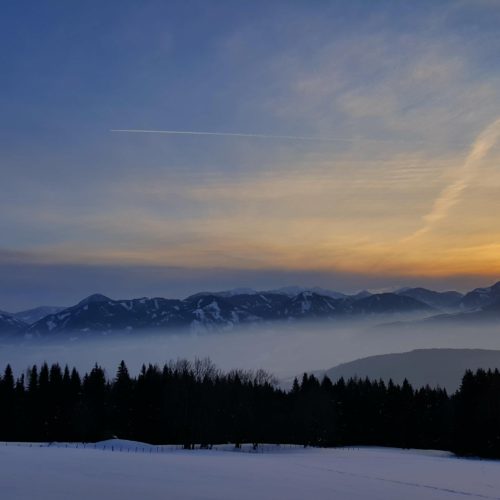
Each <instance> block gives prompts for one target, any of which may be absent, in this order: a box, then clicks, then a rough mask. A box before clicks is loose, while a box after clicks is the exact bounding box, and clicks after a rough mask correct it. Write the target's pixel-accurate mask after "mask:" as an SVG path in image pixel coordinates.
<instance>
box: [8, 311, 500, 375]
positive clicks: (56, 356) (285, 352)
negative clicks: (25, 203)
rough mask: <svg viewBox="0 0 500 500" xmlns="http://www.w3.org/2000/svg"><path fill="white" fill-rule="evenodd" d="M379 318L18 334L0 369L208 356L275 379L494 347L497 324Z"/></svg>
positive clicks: (498, 343)
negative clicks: (423, 352) (380, 357)
mask: <svg viewBox="0 0 500 500" xmlns="http://www.w3.org/2000/svg"><path fill="white" fill-rule="evenodd" d="M380 324H381V320H380V318H377V321H376V322H375V321H363V322H360V321H357V322H341V323H339V322H331V321H330V322H296V323H270V324H265V325H258V326H257V325H252V326H248V327H239V328H234V329H232V330H230V331H223V332H199V333H190V332H188V331H178V332H174V333H172V331H168V332H164V333H160V332H154V333H153V332H144V331H136V332H132V333H128V334H126V335H116V334H113V335H109V336H104V335H103V336H98V337H93V338H87V339H86V338H74V337H73V336H72V335H70V334H68V335H60V336H58V337H54V338H51V339H43V340H37V339H23V340H22V341H19V342H14V341H12V340H11V341H9V342H6V341H3V342H2V343H1V344H0V369H1V370H3V368H4V367H5V365H6V364H7V363H10V364H11V366H12V367H13V369H14V371H15V372H16V373H17V374H20V373H22V372H23V371H25V370H26V369H27V368H28V366H30V365H32V364H40V363H43V362H44V361H46V362H48V363H53V362H58V363H60V364H62V365H64V364H68V365H69V366H70V367H71V366H75V367H77V368H78V369H79V370H82V371H87V370H89V369H90V368H91V367H92V366H93V365H94V364H95V363H98V364H100V365H101V366H103V367H104V368H105V369H106V371H107V375H108V376H109V377H112V376H114V373H115V371H116V367H117V366H118V363H119V362H120V361H121V360H122V359H123V360H125V362H126V363H127V366H128V367H129V370H130V371H131V373H134V374H135V373H137V372H138V371H139V370H140V367H141V365H142V364H143V363H145V364H148V363H158V364H163V363H165V362H167V361H169V360H175V359H177V358H186V359H188V360H194V359H195V358H205V357H209V358H210V359H211V360H212V361H213V362H214V363H215V364H216V365H217V366H218V367H219V368H221V369H223V370H231V369H244V370H256V369H264V370H266V371H269V372H271V373H273V374H274V375H275V376H276V377H278V378H279V379H281V380H284V379H285V380H286V379H289V378H290V377H293V376H295V375H299V374H301V373H303V372H304V371H316V370H321V369H327V368H330V367H332V366H335V365H337V364H339V363H344V362H347V361H351V360H354V359H357V358H362V357H366V356H371V355H376V354H386V353H399V352H405V351H408V350H412V349H424V348H483V349H500V335H499V333H500V332H499V330H500V329H499V328H498V327H495V326H492V325H491V326H485V325H477V324H476V325H466V326H463V325H461V326H457V325H453V326H446V327H444V326H436V325H432V326H430V325H425V326H424V325H421V324H419V325H415V326H408V325H405V326H401V327H400V326H398V325H390V326H380Z"/></svg>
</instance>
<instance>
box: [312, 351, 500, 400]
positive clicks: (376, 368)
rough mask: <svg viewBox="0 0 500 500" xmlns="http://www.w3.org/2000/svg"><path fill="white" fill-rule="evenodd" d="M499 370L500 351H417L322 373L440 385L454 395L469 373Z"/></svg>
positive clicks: (359, 362)
mask: <svg viewBox="0 0 500 500" xmlns="http://www.w3.org/2000/svg"><path fill="white" fill-rule="evenodd" d="M477 368H485V369H486V368H498V369H500V351H495V350H486V349H417V350H415V351H410V352H404V353H401V354H382V355H379V356H369V357H367V358H361V359H357V360H354V361H351V362H349V363H343V364H340V365H337V366H335V367H333V368H330V369H328V370H325V371H323V372H319V374H320V375H325V374H326V375H328V377H329V378H331V379H332V380H337V379H339V378H340V377H344V378H345V379H347V378H351V377H361V378H365V377H368V378H370V379H382V380H384V381H386V382H387V381H388V380H389V379H392V380H393V381H394V382H398V383H401V382H402V381H403V380H404V379H405V378H407V379H408V381H409V382H410V383H411V384H412V385H413V386H414V387H421V386H425V385H427V384H428V385H430V386H431V387H435V386H437V385H439V386H441V387H444V388H446V389H447V390H448V391H449V392H454V391H456V390H457V389H458V387H459V386H460V382H461V379H462V376H463V374H464V373H465V371H466V370H467V369H473V370H475V369H477Z"/></svg>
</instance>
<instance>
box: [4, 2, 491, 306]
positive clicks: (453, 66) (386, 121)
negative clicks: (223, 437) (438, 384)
mask: <svg viewBox="0 0 500 500" xmlns="http://www.w3.org/2000/svg"><path fill="white" fill-rule="evenodd" d="M498 26H500V1H498V0H491V1H487V0H474V1H461V0H455V1H450V2H446V1H439V2H436V1H425V0H423V1H419V2H406V1H395V0H394V1H383V0H382V1H377V2H373V1H368V0H366V1H356V0H354V1H350V2H345V1H332V2H306V1H293V0H289V1H279V0H275V1H273V2H267V1H253V2H250V1H238V2H234V1H224V0H212V1H206V0H205V1H190V0H183V1H179V2H176V1H169V2H164V1H148V0H145V1H143V2H136V1H127V0H121V1H120V2H100V1H92V0H89V1H86V2H76V3H75V2H66V1H47V2H38V1H29V0H26V1H23V2H5V3H4V4H3V5H2V14H1V16H0V64H1V68H2V77H1V78H0V132H1V133H0V179H1V184H2V191H1V193H2V195H1V197H0V309H4V310H12V311H15V310H19V309H23V308H27V307H32V306H35V305H40V304H54V305H59V304H60V305H70V304H72V303H75V302H76V301H78V300H79V299H81V298H82V297H83V296H85V295H88V294H90V293H94V292H101V293H105V294H107V295H110V296H112V297H114V298H122V297H123V298H125V297H136V296H165V297H183V296H185V295H187V294H189V293H193V292H196V291H200V290H221V289H227V288H232V287H241V286H245V287H253V288H261V289H263V288H274V287H277V286H285V285H292V284H297V285H304V286H314V285H318V286H323V287H329V288H332V289H336V290H339V291H345V292H351V291H352V292H353V291H357V290H360V289H363V288H370V289H385V288H389V287H394V286H403V285H419V286H429V287H433V288H436V289H448V288H455V289H461V290H465V289H468V288H471V287H474V286H480V285H488V284H491V283H494V282H496V281H498V280H499V279H500V221H499V217H498V213H500V197H499V196H498V193H499V192H500V191H499V190H500V168H499V160H500V121H499V119H500V58H499V57H498V54H499V53H500V30H498ZM115 129H144V130H177V131H196V132H217V133H218V132H220V133H222V134H224V133H228V134H249V135H252V134H255V135H259V136H265V137H245V136H235V135H170V134H153V133H151V134H150V133H133V132H112V131H111V130H115ZM276 136H293V137H302V138H309V139H308V140H305V139H299V138H295V139H293V138H290V137H287V138H285V137H276Z"/></svg>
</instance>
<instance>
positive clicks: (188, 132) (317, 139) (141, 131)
mask: <svg viewBox="0 0 500 500" xmlns="http://www.w3.org/2000/svg"><path fill="white" fill-rule="evenodd" d="M110 132H125V133H132V134H165V135H209V136H218V137H250V138H254V139H285V140H292V141H315V142H349V143H352V142H408V141H404V140H388V139H366V138H356V139H350V138H347V137H312V136H303V135H268V134H244V133H240V132H202V131H194V130H148V129H111V130H110ZM412 142H421V141H412Z"/></svg>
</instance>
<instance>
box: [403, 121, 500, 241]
mask: <svg viewBox="0 0 500 500" xmlns="http://www.w3.org/2000/svg"><path fill="white" fill-rule="evenodd" d="M499 139H500V118H499V119H497V120H496V121H494V122H493V123H492V124H490V125H488V127H486V128H485V129H484V130H483V131H482V132H481V133H480V134H479V135H478V137H477V138H476V140H475V141H474V143H473V144H472V146H471V148H470V150H469V154H468V155H467V157H466V159H465V162H464V164H463V166H462V168H461V169H460V171H459V173H458V177H457V179H456V180H455V181H454V182H453V183H451V184H450V185H448V186H447V187H445V188H444V189H443V190H442V191H441V193H440V194H439V196H438V197H437V198H436V200H435V201H434V204H433V206H432V209H431V211H430V212H429V213H428V214H427V215H426V216H425V217H424V222H425V223H424V226H423V227H422V228H420V229H419V230H418V231H416V232H415V233H413V234H412V235H411V236H409V237H407V238H405V239H404V241H408V240H413V239H415V238H418V237H419V236H422V235H423V234H425V233H427V232H429V231H430V230H431V229H432V228H433V227H434V225H435V224H436V223H437V222H439V221H441V220H443V219H445V218H446V217H447V215H448V213H449V211H450V210H451V208H452V207H453V206H454V205H455V204H456V203H458V201H460V196H461V194H462V192H463V191H464V190H465V189H466V188H467V186H468V185H469V184H470V182H471V181H472V179H473V178H474V176H475V175H476V173H477V171H478V169H479V167H480V165H481V161H482V160H483V159H484V157H485V156H486V155H487V154H488V153H489V151H490V150H491V148H492V147H493V146H494V145H495V143H496V142H497V141H498V140H499Z"/></svg>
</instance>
